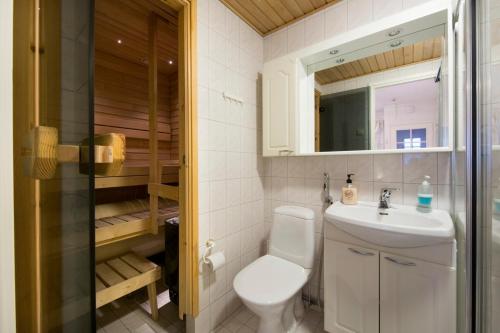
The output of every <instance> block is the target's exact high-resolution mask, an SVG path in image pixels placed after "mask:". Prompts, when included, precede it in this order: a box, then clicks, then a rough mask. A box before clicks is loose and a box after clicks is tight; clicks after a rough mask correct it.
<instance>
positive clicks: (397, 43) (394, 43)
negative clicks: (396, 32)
mask: <svg viewBox="0 0 500 333" xmlns="http://www.w3.org/2000/svg"><path fill="white" fill-rule="evenodd" d="M401 44H403V41H402V40H397V41H394V42H392V43H391V44H389V45H390V46H391V47H398V46H401Z"/></svg>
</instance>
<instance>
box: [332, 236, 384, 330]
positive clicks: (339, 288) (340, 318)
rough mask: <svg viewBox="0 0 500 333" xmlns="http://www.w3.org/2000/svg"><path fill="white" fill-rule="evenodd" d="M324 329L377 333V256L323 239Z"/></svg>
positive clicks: (352, 246)
mask: <svg viewBox="0 0 500 333" xmlns="http://www.w3.org/2000/svg"><path fill="white" fill-rule="evenodd" d="M324 257H325V266H324V267H325V280H324V283H325V329H326V330H327V331H328V332H332V333H351V332H360V333H377V332H378V328H379V253H378V251H376V250H371V249H366V248H362V247H359V246H354V245H349V244H344V243H340V242H335V241H332V240H328V239H327V240H325V256H324Z"/></svg>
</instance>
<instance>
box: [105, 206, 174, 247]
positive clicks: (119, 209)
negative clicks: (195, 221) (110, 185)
mask: <svg viewBox="0 0 500 333" xmlns="http://www.w3.org/2000/svg"><path fill="white" fill-rule="evenodd" d="M178 216H179V206H178V203H177V202H175V201H173V200H166V199H159V205H158V219H157V221H156V222H157V223H158V225H159V226H161V225H164V222H165V220H166V219H169V218H173V217H178ZM95 218H96V220H95V244H96V246H101V245H106V244H109V243H113V242H117V241H121V240H124V239H127V238H131V237H136V236H140V235H145V234H148V233H150V232H151V221H150V218H149V200H147V199H140V200H132V201H123V202H118V203H110V204H103V205H97V206H96V208H95Z"/></svg>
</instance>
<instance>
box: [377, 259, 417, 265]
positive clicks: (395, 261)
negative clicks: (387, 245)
mask: <svg viewBox="0 0 500 333" xmlns="http://www.w3.org/2000/svg"><path fill="white" fill-rule="evenodd" d="M384 258H385V260H388V261H390V262H393V263H395V264H398V265H403V266H417V264H415V263H414V262H411V261H404V260H399V259H395V258H392V257H384Z"/></svg>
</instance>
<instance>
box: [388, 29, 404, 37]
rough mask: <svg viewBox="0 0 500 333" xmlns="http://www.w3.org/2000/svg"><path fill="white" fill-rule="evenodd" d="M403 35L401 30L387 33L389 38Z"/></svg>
mask: <svg viewBox="0 0 500 333" xmlns="http://www.w3.org/2000/svg"><path fill="white" fill-rule="evenodd" d="M400 33H401V30H399V29H395V30H391V31H389V32H388V33H387V36H389V37H395V36H397V35H399V34H400Z"/></svg>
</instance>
